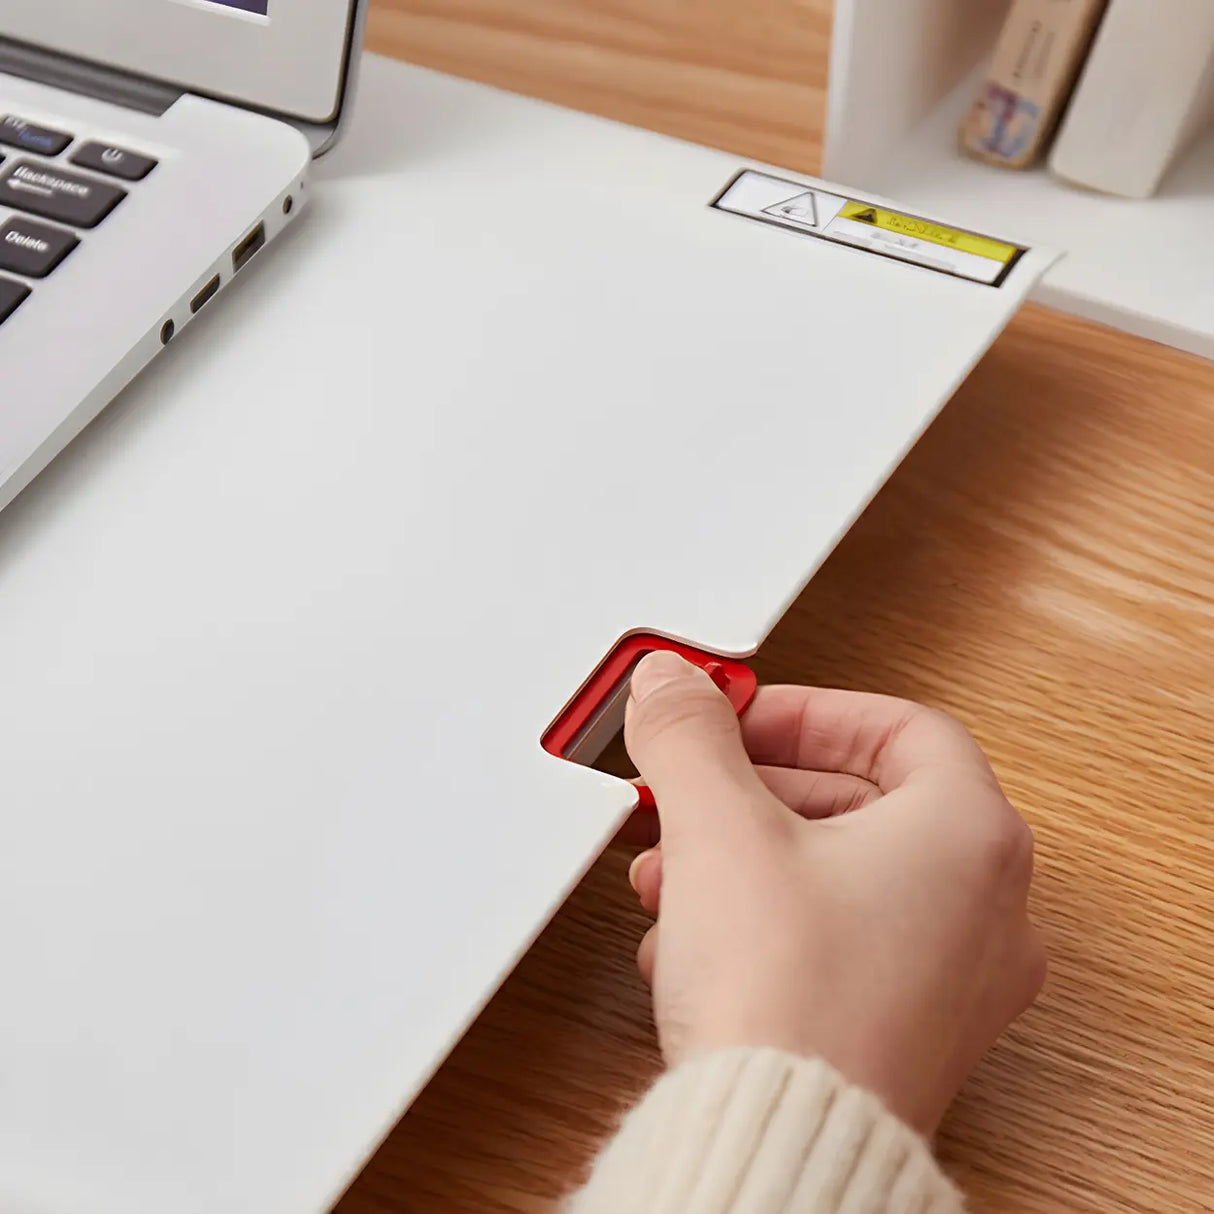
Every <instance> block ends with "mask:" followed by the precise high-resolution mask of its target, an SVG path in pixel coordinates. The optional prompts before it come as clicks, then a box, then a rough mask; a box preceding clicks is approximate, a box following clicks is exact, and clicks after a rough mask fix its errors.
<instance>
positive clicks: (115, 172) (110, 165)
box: [71, 143, 157, 181]
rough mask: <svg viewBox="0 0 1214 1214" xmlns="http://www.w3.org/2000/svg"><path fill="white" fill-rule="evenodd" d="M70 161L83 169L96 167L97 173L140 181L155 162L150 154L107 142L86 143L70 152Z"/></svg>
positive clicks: (125, 179) (153, 166)
mask: <svg viewBox="0 0 1214 1214" xmlns="http://www.w3.org/2000/svg"><path fill="white" fill-rule="evenodd" d="M71 161H72V163H73V164H78V165H80V167H81V168H83V169H96V170H97V172H98V173H106V174H107V175H108V176H110V177H121V178H122V180H123V181H142V180H143V179H144V178H145V177H146V176H147V175H148V174H149V173H150V172H151V171H152V170H153V169H154V168H155V167H156V164H157V162H156V161H155V160H153V159H152V158H151V157H150V156H141V155H140V154H139V153H138V152H128V151H127V150H126V149H125V148H116V147H113V146H112V145H110V144H107V143H86V144H85V145H84V146H83V147H82V148H80V149H79V150H78V151H76V152H74V153H73V154H72V157H71Z"/></svg>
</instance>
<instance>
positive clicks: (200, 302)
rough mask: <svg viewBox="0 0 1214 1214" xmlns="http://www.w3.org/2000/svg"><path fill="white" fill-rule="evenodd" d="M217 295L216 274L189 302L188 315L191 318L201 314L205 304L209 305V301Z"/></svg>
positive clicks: (217, 281) (217, 279)
mask: <svg viewBox="0 0 1214 1214" xmlns="http://www.w3.org/2000/svg"><path fill="white" fill-rule="evenodd" d="M218 294H219V275H218V274H216V275H215V277H214V278H212V279H211V281H210V282H209V283H207V285H206V286H205V287H203V288H202V290H201V291H199V292H198V294H197V295H195V296H194V298H193V299H191V300H190V315H191V316H193V315H195V314H196V313H198V312H201V311H202V310H203V308H205V307H206V306H207V304H209V303H210V302H211V300H212V299H214V298H215V296H216V295H218Z"/></svg>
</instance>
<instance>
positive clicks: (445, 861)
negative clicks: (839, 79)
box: [0, 59, 1049, 1214]
mask: <svg viewBox="0 0 1214 1214" xmlns="http://www.w3.org/2000/svg"><path fill="white" fill-rule="evenodd" d="M739 167H741V166H740V164H739V162H738V160H737V159H736V158H734V157H731V156H726V155H723V154H720V153H716V152H711V151H707V150H704V149H701V148H696V147H691V146H688V145H684V144H680V143H677V142H674V141H671V140H668V139H663V138H659V137H657V136H654V135H650V134H647V133H644V132H639V131H635V130H630V129H627V128H623V127H618V126H615V125H612V124H609V123H606V122H602V121H598V120H595V119H592V118H588V117H585V116H582V115H577V114H573V113H568V112H565V111H561V110H558V109H555V108H551V107H548V106H545V105H542V104H539V103H536V102H532V101H527V100H523V99H520V98H515V97H511V96H507V95H504V94H501V93H497V92H494V91H492V90H488V89H484V88H481V87H477V86H474V85H471V84H467V83H463V82H458V81H454V80H450V79H446V78H443V77H440V76H436V75H432V74H429V73H426V72H423V71H420V70H417V69H412V68H406V67H402V66H399V65H392V64H389V63H386V62H384V61H381V60H374V59H372V60H370V61H369V62H368V63H367V67H366V74H365V78H364V83H363V88H362V94H361V99H360V104H359V112H358V116H357V118H356V121H355V123H354V125H353V128H352V129H351V131H350V134H349V137H348V140H347V142H346V143H345V144H344V146H343V147H342V148H341V149H340V150H339V151H338V152H337V153H336V154H335V155H334V156H333V157H332V158H331V160H330V161H328V162H327V163H325V164H324V166H323V168H322V170H321V175H320V180H319V182H318V183H317V186H316V189H315V197H314V198H313V200H312V212H311V214H310V215H309V216H308V218H307V221H306V222H305V223H304V224H302V225H301V226H300V227H299V228H298V229H297V230H296V232H295V233H294V235H292V236H288V237H287V238H286V239H285V240H284V241H283V242H282V245H281V247H278V248H275V249H271V250H269V251H268V252H267V253H266V254H265V255H264V259H263V260H261V264H257V268H256V271H255V272H253V271H250V272H249V273H248V274H247V276H244V277H243V281H241V282H240V283H239V285H238V287H237V288H236V289H234V290H232V291H231V292H230V293H228V294H226V295H225V296H224V297H222V300H221V302H218V303H217V304H216V305H215V306H214V307H213V308H212V309H209V310H208V312H207V313H206V314H204V315H203V317H201V318H200V319H199V322H198V323H197V324H195V325H192V326H191V327H190V329H189V330H188V331H187V332H186V333H185V334H183V335H182V337H181V338H180V339H179V341H177V342H175V343H174V344H173V346H172V347H171V348H170V350H169V351H168V352H167V355H166V356H165V357H164V358H162V359H161V360H159V361H158V363H157V364H156V365H155V366H154V367H153V368H152V369H151V371H150V372H149V373H148V374H146V375H145V376H143V377H142V379H141V380H140V381H139V382H137V383H136V384H135V385H134V386H133V387H132V388H131V389H130V390H128V391H127V392H126V393H125V394H124V396H123V397H122V398H121V399H120V400H119V401H118V402H117V403H116V404H115V405H114V406H113V407H112V408H111V409H110V410H109V411H108V412H107V413H106V414H105V415H104V416H103V417H102V419H101V420H100V421H99V422H98V423H97V424H96V425H95V426H94V427H93V428H92V429H91V430H90V431H88V432H87V433H86V434H85V435H84V436H83V437H82V439H80V440H79V441H78V442H77V443H76V444H75V445H74V446H73V447H72V448H71V449H70V450H69V451H68V453H67V454H66V455H65V456H64V457H62V458H61V459H60V460H59V461H58V462H57V463H56V464H55V465H53V466H52V467H51V469H50V470H49V471H48V472H47V473H46V474H45V475H44V476H43V477H42V478H41V479H40V480H39V481H38V482H37V483H36V484H35V485H34V486H33V487H32V489H31V490H29V491H28V492H27V493H26V494H25V495H24V496H23V497H21V498H20V499H19V500H18V501H17V502H16V503H15V504H14V505H13V506H12V507H11V508H10V509H9V510H7V511H6V512H5V513H4V514H3V516H0V760H2V762H0V770H3V773H4V801H3V804H4V810H3V813H4V822H5V844H4V848H3V850H2V852H0V956H2V957H3V963H4V970H5V979H6V981H5V998H4V1000H3V1001H2V1003H0V1075H2V1076H3V1080H2V1083H0V1205H3V1206H4V1208H5V1209H11V1210H21V1211H37V1212H38V1214H86V1212H87V1214H141V1212H145V1211H146V1212H147V1214H152V1212H155V1214H164V1211H168V1210H172V1211H174V1212H175V1214H193V1212H198V1214H202V1212H206V1214H215V1211H219V1210H223V1211H249V1212H253V1211H256V1212H257V1214H280V1212H282V1214H285V1212H287V1211H291V1212H297V1211H307V1210H315V1209H319V1208H322V1207H323V1206H324V1205H325V1204H327V1203H328V1202H329V1201H331V1200H333V1199H334V1197H335V1196H336V1195H337V1193H338V1192H339V1191H340V1190H341V1188H342V1187H343V1186H344V1185H345V1184H346V1183H347V1182H348V1181H349V1179H350V1178H351V1177H352V1175H353V1174H354V1173H355V1172H356V1170H357V1168H358V1167H359V1165H360V1163H361V1162H362V1161H363V1159H364V1158H365V1157H366V1155H367V1154H368V1153H369V1152H370V1151H371V1150H373V1149H374V1146H375V1145H376V1143H377V1142H378V1140H379V1138H380V1137H381V1136H382V1135H383V1134H384V1133H386V1131H387V1130H388V1129H389V1128H390V1126H391V1124H392V1123H393V1121H394V1120H395V1119H396V1118H397V1116H398V1115H399V1114H400V1112H401V1111H402V1110H403V1108H405V1107H406V1105H407V1104H408V1102H409V1100H410V1099H411V1098H412V1096H413V1095H415V1094H416V1092H417V1091H418V1090H419V1088H420V1087H421V1086H422V1085H423V1084H424V1082H425V1080H426V1078H427V1077H428V1076H429V1075H430V1074H431V1073H432V1071H433V1069H434V1068H435V1067H436V1066H437V1065H438V1064H439V1062H440V1061H441V1060H442V1058H443V1057H444V1056H445V1054H446V1052H447V1051H448V1049H449V1048H450V1046H451V1045H452V1044H453V1042H454V1040H455V1039H457V1037H458V1035H459V1034H460V1032H461V1031H462V1029H463V1028H464V1027H465V1026H466V1024H467V1023H468V1021H469V1019H470V1018H471V1017H472V1016H473V1015H474V1014H475V1012H476V1011H477V1010H478V1009H479V1007H480V1006H482V1005H483V1003H484V1001H485V1000H486V999H487V998H488V997H489V996H490V995H491V994H492V992H493V990H494V989H495V988H496V986H497V984H498V983H499V981H500V979H501V978H502V977H503V976H504V974H505V973H506V972H508V970H509V968H510V967H511V965H512V964H513V962H514V961H515V960H516V959H517V957H518V956H519V955H520V953H521V952H522V951H523V950H524V949H525V948H526V946H527V944H528V943H529V941H530V940H531V939H532V938H533V937H534V935H535V933H536V932H537V931H538V930H539V929H540V928H541V927H542V925H543V924H544V923H545V922H546V921H547V919H548V918H549V917H550V916H551V914H552V912H553V911H554V909H555V908H556V907H557V906H558V905H559V904H560V902H561V900H562V898H563V897H564V895H565V893H566V892H567V891H568V890H569V888H570V887H571V886H572V885H573V883H574V882H576V880H577V879H578V878H579V876H580V875H581V874H582V873H583V871H584V870H585V869H586V867H587V866H588V865H589V864H590V862H591V861H592V860H593V858H594V857H595V856H596V855H597V853H598V852H599V850H600V848H601V847H602V846H603V844H604V842H605V841H606V840H607V839H608V838H609V837H610V835H611V834H612V832H613V830H614V829H615V827H616V825H617V823H618V821H619V820H620V818H621V817H622V816H623V815H624V814H625V813H626V812H627V810H628V809H629V807H630V805H631V801H632V794H631V792H630V790H629V788H628V787H627V786H626V785H624V784H621V783H619V782H616V781H614V780H612V779H610V778H608V777H605V776H602V775H599V774H597V773H595V772H593V771H590V770H586V769H582V768H577V767H574V766H573V765H571V764H567V763H563V762H562V761H560V760H557V759H554V758H552V757H550V756H548V755H546V754H544V753H543V752H542V751H541V750H540V746H539V738H540V735H541V733H542V731H543V730H544V728H545V726H546V725H547V724H548V723H549V722H550V720H551V719H552V717H553V716H554V714H555V713H556V712H557V711H558V710H559V709H560V708H561V706H562V705H563V704H564V703H565V701H566V700H567V699H568V697H569V696H570V695H571V694H572V693H573V692H574V691H575V690H576V688H577V687H578V685H579V683H580V682H581V681H582V679H583V678H585V676H586V675H588V674H589V673H590V671H591V670H592V668H593V667H594V666H595V664H596V663H597V662H598V661H599V659H600V658H601V657H602V656H603V655H604V654H605V653H606V652H607V651H608V650H609V649H610V648H611V646H612V644H613V643H614V642H615V641H616V639H617V638H619V637H620V636H621V635H622V634H624V633H627V632H629V631H631V630H634V629H637V628H646V629H654V630H658V631H661V632H665V633H668V634H670V635H673V636H678V637H682V638H686V639H687V640H689V641H691V642H693V643H695V644H698V645H701V646H704V647H706V648H711V649H714V650H717V651H719V652H723V653H732V654H738V655H744V654H747V653H749V652H752V651H753V650H754V649H755V648H756V647H757V646H758V645H759V643H760V642H761V641H762V640H763V638H764V636H765V635H766V634H767V632H768V631H769V630H770V628H771V627H772V626H773V624H774V623H775V621H776V620H777V619H778V618H779V616H780V615H781V613H782V612H783V610H784V609H785V607H786V606H787V604H788V603H789V602H790V601H791V599H792V598H793V597H794V596H795V595H796V594H797V592H798V591H799V589H800V588H801V587H802V586H803V585H804V583H805V582H806V581H807V579H808V578H809V577H810V575H811V574H812V573H813V571H814V570H815V569H816V568H817V566H818V565H819V564H820V562H821V561H822V560H823V559H824V558H825V556H826V555H827V554H828V553H829V551H830V550H831V548H832V547H833V545H834V544H835V542H836V541H837V539H838V537H839V536H840V535H841V534H842V533H843V532H844V531H845V530H846V528H847V526H848V525H849V523H850V521H851V520H852V519H853V518H854V517H855V515H856V514H857V513H858V512H859V511H860V510H861V509H862V507H863V505H864V504H865V502H866V501H867V500H868V498H869V497H870V496H871V494H872V493H873V492H874V491H875V490H876V488H877V487H878V486H879V485H880V484H881V482H882V481H883V480H884V478H885V477H886V475H887V474H888V472H889V471H890V470H891V469H892V468H893V467H894V466H895V465H896V464H897V462H898V461H899V459H900V458H901V456H902V455H903V453H904V452H905V450H906V448H907V447H908V446H909V445H910V444H911V443H912V442H913V441H914V439H915V437H916V436H917V435H918V434H919V433H920V432H921V430H922V429H923V427H924V426H925V425H926V424H928V422H929V421H930V420H931V418H932V417H933V416H934V415H935V413H936V411H937V409H938V408H939V406H940V404H941V402H942V401H943V400H944V399H946V398H947V397H948V396H949V395H951V393H952V391H953V390H954V389H955V387H956V385H957V383H958V382H959V381H960V379H961V378H962V376H963V375H964V374H965V373H966V371H967V370H968V368H969V367H970V366H971V365H972V363H973V362H974V360H975V359H976V358H977V357H979V355H980V354H981V352H982V351H983V350H984V349H985V348H986V347H987V345H988V344H989V343H990V341H991V340H992V339H993V337H994V336H995V335H996V334H997V333H998V331H999V330H1000V329H1001V328H1002V326H1003V325H1004V323H1005V322H1006V320H1007V318H1008V317H1009V316H1010V315H1011V313H1012V312H1014V310H1015V308H1016V307H1017V306H1018V305H1019V303H1020V301H1021V300H1022V299H1023V297H1024V295H1025V293H1026V292H1027V291H1028V290H1029V289H1030V288H1031V286H1032V285H1033V282H1034V281H1035V279H1036V278H1037V277H1038V276H1039V274H1040V272H1041V271H1042V269H1043V268H1044V267H1045V266H1046V265H1048V264H1049V258H1048V257H1047V256H1046V255H1044V254H1041V255H1038V254H1032V255H1030V256H1029V257H1028V258H1026V259H1025V260H1024V261H1023V262H1022V263H1021V264H1020V266H1019V267H1018V268H1017V270H1016V271H1015V273H1014V274H1013V276H1012V278H1011V279H1010V280H1009V281H1008V283H1007V284H1006V285H1005V286H1004V287H1002V288H1000V289H997V290H996V289H990V288H987V287H981V286H976V285H974V284H972V283H966V282H962V281H961V280H958V279H953V278H950V277H948V276H945V275H942V274H936V273H932V272H930V271H924V270H920V269H916V268H912V267H908V266H904V265H900V264H898V263H896V262H891V261H888V260H884V259H881V258H876V257H871V256H867V255H864V254H861V253H856V252H853V251H850V250H847V249H844V248H839V247H835V246H831V245H828V244H825V243H824V242H821V241H817V240H813V239H801V238H798V237H796V236H793V235H790V234H789V233H787V232H782V231H778V230H774V229H771V228H768V227H764V226H762V225H759V224H753V223H750V222H748V221H746V220H743V219H739V218H736V217H734V216H730V215H726V214H722V213H721V212H719V211H714V210H712V209H710V208H709V207H708V206H707V205H706V203H707V202H708V201H709V200H710V199H711V198H712V197H713V196H714V195H715V194H716V193H717V191H718V190H719V189H721V187H722V186H723V185H724V184H725V183H726V181H727V180H728V179H729V178H730V177H731V176H732V174H733V173H734V172H735V170H736V169H737V168H739Z"/></svg>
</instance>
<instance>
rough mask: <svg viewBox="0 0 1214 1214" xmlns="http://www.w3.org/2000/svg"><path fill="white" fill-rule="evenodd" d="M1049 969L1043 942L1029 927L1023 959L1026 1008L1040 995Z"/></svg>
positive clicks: (1048, 959)
mask: <svg viewBox="0 0 1214 1214" xmlns="http://www.w3.org/2000/svg"><path fill="white" fill-rule="evenodd" d="M1049 969H1050V958H1049V953H1048V952H1047V951H1046V947H1045V941H1044V940H1043V939H1042V938H1041V933H1040V932H1039V931H1038V930H1037V929H1036V928H1035V927H1030V928H1029V945H1028V949H1027V956H1026V958H1025V982H1026V985H1027V988H1028V999H1027V1000H1026V1006H1027V1004H1029V1003H1032V1002H1033V1000H1034V999H1036V998H1037V996H1038V995H1039V994H1040V993H1041V988H1042V987H1043V986H1045V980H1046V978H1047V977H1048V976H1049Z"/></svg>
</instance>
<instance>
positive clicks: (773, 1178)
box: [568, 1050, 962, 1214]
mask: <svg viewBox="0 0 1214 1214" xmlns="http://www.w3.org/2000/svg"><path fill="white" fill-rule="evenodd" d="M961 1209H962V1202H961V1198H960V1196H959V1195H958V1193H957V1191H956V1190H955V1189H954V1188H953V1186H952V1185H951V1184H950V1183H949V1182H948V1180H946V1179H945V1177H944V1175H943V1173H942V1172H940V1170H939V1169H938V1168H937V1166H936V1163H935V1161H934V1160H933V1158H932V1155H931V1152H930V1151H929V1149H928V1146H927V1143H925V1142H924V1141H923V1139H921V1138H920V1137H919V1136H918V1135H916V1134H915V1133H914V1132H913V1131H911V1130H910V1129H908V1128H907V1127H906V1126H905V1125H903V1124H902V1123H901V1122H900V1121H898V1120H897V1118H895V1117H893V1116H892V1115H891V1114H890V1113H887V1112H886V1111H885V1109H884V1108H883V1107H882V1105H881V1103H880V1102H879V1101H878V1100H877V1099H876V1098H875V1097H873V1096H870V1095H869V1094H868V1093H867V1092H863V1091H861V1090H859V1089H858V1088H854V1087H851V1086H849V1085H848V1084H847V1082H846V1081H845V1080H843V1079H842V1078H841V1077H840V1076H839V1075H838V1074H836V1073H835V1072H834V1071H833V1070H832V1069H831V1068H830V1067H828V1066H827V1065H826V1064H825V1063H823V1062H818V1061H813V1060H810V1059H805V1058H794V1057H792V1056H790V1055H786V1054H781V1053H778V1052H776V1051H774V1050H733V1051H727V1052H723V1053H718V1054H711V1055H706V1056H704V1057H702V1058H699V1059H697V1060H695V1061H693V1062H687V1063H684V1064H683V1065H682V1066H680V1067H678V1068H676V1069H675V1070H673V1071H670V1072H669V1073H668V1074H666V1075H665V1076H664V1077H663V1078H662V1079H660V1080H659V1081H658V1083H657V1084H656V1085H655V1086H654V1088H653V1089H652V1091H650V1093H649V1094H648V1095H647V1096H646V1097H645V1099H644V1100H642V1102H641V1103H640V1104H639V1105H638V1106H637V1107H636V1108H635V1109H634V1110H633V1111H632V1113H630V1114H629V1116H628V1117H627V1119H626V1120H625V1122H624V1125H623V1127H622V1128H621V1130H620V1132H619V1134H618V1135H617V1136H616V1138H615V1139H614V1141H612V1142H611V1143H610V1144H609V1145H608V1147H607V1148H606V1150H605V1151H604V1152H603V1154H602V1156H601V1157H600V1158H599V1160H598V1163H597V1164H596V1165H595V1168H594V1172H593V1174H592V1176H591V1178H590V1182H589V1184H588V1185H587V1186H586V1188H585V1189H583V1190H582V1192H581V1193H579V1194H578V1195H577V1196H575V1197H574V1198H573V1200H572V1201H571V1202H570V1204H569V1207H568V1212H569V1214H960V1211H961Z"/></svg>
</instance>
